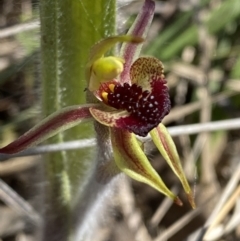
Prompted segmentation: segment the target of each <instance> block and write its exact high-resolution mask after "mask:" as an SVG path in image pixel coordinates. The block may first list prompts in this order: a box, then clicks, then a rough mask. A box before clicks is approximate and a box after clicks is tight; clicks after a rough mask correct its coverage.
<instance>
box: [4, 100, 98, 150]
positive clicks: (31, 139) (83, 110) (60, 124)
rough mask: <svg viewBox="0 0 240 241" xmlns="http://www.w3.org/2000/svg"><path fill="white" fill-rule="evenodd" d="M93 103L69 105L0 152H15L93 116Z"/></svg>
mask: <svg viewBox="0 0 240 241" xmlns="http://www.w3.org/2000/svg"><path fill="white" fill-rule="evenodd" d="M90 106H95V105H93V104H88V105H81V106H78V105H76V106H69V107H66V108H63V109H61V110H60V111H57V112H55V113H53V114H51V115H50V116H49V117H47V118H46V119H44V120H42V121H41V122H40V123H39V124H38V125H36V126H35V127H33V128H32V129H30V130H29V131H28V132H26V133H25V134H24V135H22V136H20V137H19V138H18V139H16V140H15V141H13V142H12V143H10V144H9V145H7V146H5V147H3V148H0V153H4V154H14V153H18V152H20V151H22V150H24V149H27V148H29V147H32V146H34V145H37V144H39V143H40V142H43V141H45V140H47V139H48V138H50V137H52V136H54V135H56V134H57V133H59V132H61V131H65V130H67V129H69V128H71V127H74V126H76V125H78V124H79V123H81V122H83V121H86V120H89V119H91V118H92V116H91V114H90V112H89V107H90Z"/></svg>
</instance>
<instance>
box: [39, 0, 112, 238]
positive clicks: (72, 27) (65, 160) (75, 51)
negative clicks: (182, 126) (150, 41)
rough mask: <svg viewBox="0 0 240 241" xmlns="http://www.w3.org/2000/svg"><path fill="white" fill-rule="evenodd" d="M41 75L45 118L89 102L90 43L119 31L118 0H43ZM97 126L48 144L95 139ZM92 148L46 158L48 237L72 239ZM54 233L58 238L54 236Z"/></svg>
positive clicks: (63, 135)
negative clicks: (74, 209)
mask: <svg viewBox="0 0 240 241" xmlns="http://www.w3.org/2000/svg"><path fill="white" fill-rule="evenodd" d="M40 14H41V73H42V83H43V84H42V96H43V98H42V107H43V108H42V110H43V116H44V117H45V116H48V115H49V114H51V113H53V112H55V111H56V110H59V109H62V108H63V107H66V106H71V105H76V104H82V103H86V100H85V93H84V89H85V88H86V87H87V85H86V81H85V66H86V63H87V60H88V56H89V50H90V47H91V46H92V45H93V44H94V43H96V42H97V41H98V40H100V39H102V38H104V37H106V36H110V35H114V29H115V0H108V1H106V0H97V1H89V0H51V1H49V0H42V1H41V8H40ZM91 125H92V124H91V123H90V124H88V125H86V124H83V125H78V126H76V127H75V128H73V129H70V130H68V131H66V132H63V133H60V134H58V135H57V136H55V137H54V138H52V139H50V141H48V143H60V142H64V141H68V140H77V139H82V138H90V137H91V135H92V133H93V131H92V126H91ZM92 154H93V153H91V152H90V150H85V151H83V150H79V151H67V152H65V151H62V152H59V153H55V154H49V155H46V156H45V157H44V169H45V176H46V183H47V185H46V187H47V188H46V190H47V192H46V197H47V200H48V201H47V210H46V223H45V227H46V228H45V234H44V237H43V239H44V240H52V238H53V236H54V239H56V240H58V241H59V240H70V238H69V237H70V232H71V230H70V226H71V217H70V215H71V214H70V212H71V210H70V207H71V201H72V200H73V194H74V193H75V192H76V189H78V188H79V183H81V188H84V184H85V183H86V181H87V179H88V176H89V175H90V171H91V166H94V163H93V162H94V161H95V158H94V157H93V156H92ZM52 235H53V236H52ZM51 236H52V237H51Z"/></svg>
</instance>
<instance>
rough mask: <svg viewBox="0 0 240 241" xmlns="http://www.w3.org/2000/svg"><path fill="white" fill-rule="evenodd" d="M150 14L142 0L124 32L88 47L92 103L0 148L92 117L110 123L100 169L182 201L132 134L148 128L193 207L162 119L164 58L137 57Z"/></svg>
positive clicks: (148, 2) (18, 147) (166, 105)
mask: <svg viewBox="0 0 240 241" xmlns="http://www.w3.org/2000/svg"><path fill="white" fill-rule="evenodd" d="M153 14H154V2H153V1H152V0H145V3H144V5H143V8H142V10H141V11H140V13H139V15H138V17H137V18H136V20H135V22H134V24H133V26H132V28H131V29H130V30H129V33H128V35H122V36H115V37H109V38H106V39H104V40H102V41H100V42H98V43H97V44H95V45H94V46H93V47H92V50H91V52H90V58H89V62H88V64H87V66H86V79H87V81H88V87H87V94H88V96H90V99H91V100H92V103H88V104H86V105H81V106H70V107H66V108H64V109H62V110H60V111H58V112H56V113H54V114H52V115H50V116H49V117H48V118H46V119H45V120H43V121H42V122H40V123H39V124H38V125H37V126H35V127H34V128H32V129H31V130H29V131H28V132H27V133H25V134H24V135H23V136H21V137H19V138H18V139H17V140H15V141H14V142H12V143H10V144H9V145H8V146H6V147H3V148H2V149H0V153H6V154H12V153H17V152H20V151H22V150H24V149H27V148H29V147H30V146H33V145H36V144H38V143H40V142H42V141H44V140H46V139H48V138H49V137H51V136H53V135H55V134H56V133H59V132H60V131H64V130H66V129H69V128H71V127H73V126H75V125H78V124H80V123H81V122H83V121H87V120H91V119H94V120H96V121H97V122H99V123H100V124H102V125H104V126H107V127H108V128H109V131H110V138H111V144H112V149H113V159H114V162H113V163H111V164H110V165H111V167H110V168H104V170H101V171H105V172H107V171H109V170H110V169H111V170H110V171H111V172H112V173H113V175H115V174H116V173H118V172H124V173H125V174H126V175H128V176H129V177H131V178H133V179H135V180H137V181H140V182H143V183H146V184H148V185H150V186H151V187H153V188H155V189H156V190H158V191H159V192H161V193H163V194H164V195H166V196H168V197H170V198H171V199H173V200H174V202H175V203H177V204H178V205H182V202H181V200H180V199H179V198H178V197H177V196H176V195H175V194H173V193H172V192H171V191H170V190H169V189H168V188H167V186H166V185H165V184H164V182H163V181H162V179H161V178H160V176H159V175H158V174H157V172H156V171H155V170H154V169H153V167H152V166H151V164H150V163H149V161H148V159H147V157H146V155H145V153H144V151H143V143H142V142H141V141H140V140H139V138H137V136H136V135H138V136H143V137H144V136H146V135H147V134H148V133H149V134H150V136H151V138H152V140H153V142H154V143H155V145H156V147H157V148H158V149H159V151H160V152H161V154H162V156H163V157H164V159H165V160H166V161H167V163H168V164H169V166H170V167H171V168H172V170H173V172H174V173H175V175H176V176H177V177H178V178H179V180H180V181H181V183H182V185H183V188H184V190H185V193H186V194H187V197H188V200H189V202H190V204H191V206H192V207H193V208H195V203H194V199H193V194H192V191H191V189H190V187H189V184H188V182H187V180H186V177H185V175H184V172H183V169H182V166H181V162H180V159H179V156H178V153H177V150H176V147H175V145H174V142H173V140H172V138H171V136H170V135H169V133H168V131H167V129H166V128H165V126H164V125H163V124H162V123H161V121H162V119H163V118H164V116H166V115H167V114H168V113H169V111H170V107H171V104H170V99H169V93H168V88H167V85H166V84H167V81H166V79H165V76H164V68H163V64H162V63H161V61H159V60H158V59H156V58H154V57H140V58H138V55H139V51H140V48H141V45H142V42H143V41H144V39H143V38H144V37H145V36H146V33H147V30H148V27H149V25H150V23H151V20H152V17H153ZM119 42H121V43H123V45H122V48H121V52H120V54H119V56H105V54H106V52H107V51H108V50H110V49H111V48H112V47H114V45H115V44H117V43H119ZM107 175H108V174H107ZM110 175H111V174H110Z"/></svg>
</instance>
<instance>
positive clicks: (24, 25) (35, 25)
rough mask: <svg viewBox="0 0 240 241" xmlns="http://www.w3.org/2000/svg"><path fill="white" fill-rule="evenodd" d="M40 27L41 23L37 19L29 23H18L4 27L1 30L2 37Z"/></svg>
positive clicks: (0, 37) (0, 35) (0, 36)
mask: <svg viewBox="0 0 240 241" xmlns="http://www.w3.org/2000/svg"><path fill="white" fill-rule="evenodd" d="M39 27H40V23H39V21H38V20H37V21H33V22H29V23H21V24H17V25H14V26H12V27H9V28H4V29H2V30H0V39H2V38H7V37H10V36H12V35H15V34H18V33H22V32H26V31H30V30H33V29H38V28H39Z"/></svg>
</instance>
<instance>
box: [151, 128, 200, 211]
mask: <svg viewBox="0 0 240 241" xmlns="http://www.w3.org/2000/svg"><path fill="white" fill-rule="evenodd" d="M150 135H151V137H152V140H153V142H154V144H155V145H156V146H157V148H158V150H159V151H160V152H161V154H162V156H163V157H164V159H165V160H166V161H167V163H168V165H169V166H170V167H171V169H172V170H173V172H174V173H175V174H176V176H177V177H178V178H179V180H180V181H181V183H182V186H183V188H184V191H185V192H186V195H187V198H188V201H189V203H190V205H191V206H192V208H196V205H195V202H194V196H193V193H192V190H191V188H190V186H189V184H188V181H187V179H186V176H185V174H184V172H183V169H182V165H181V162H180V158H179V156H178V152H177V149H176V146H175V144H174V142H173V140H172V137H171V136H170V134H169V132H168V131H167V128H166V127H165V126H164V125H163V124H159V125H158V127H156V128H155V129H153V130H152V131H151V132H150Z"/></svg>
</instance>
